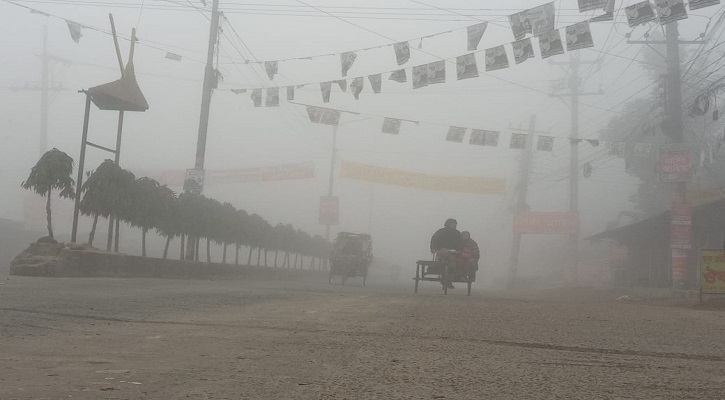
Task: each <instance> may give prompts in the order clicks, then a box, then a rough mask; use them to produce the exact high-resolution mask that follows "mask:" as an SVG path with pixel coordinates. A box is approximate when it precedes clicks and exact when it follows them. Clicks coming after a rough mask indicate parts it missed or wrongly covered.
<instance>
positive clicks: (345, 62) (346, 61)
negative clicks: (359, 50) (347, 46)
mask: <svg viewBox="0 0 725 400" xmlns="http://www.w3.org/2000/svg"><path fill="white" fill-rule="evenodd" d="M356 59H357V54H355V52H354V51H348V52H345V53H342V54H340V64H341V65H342V76H347V71H349V70H350V67H352V64H353V63H354V62H355V60H356Z"/></svg>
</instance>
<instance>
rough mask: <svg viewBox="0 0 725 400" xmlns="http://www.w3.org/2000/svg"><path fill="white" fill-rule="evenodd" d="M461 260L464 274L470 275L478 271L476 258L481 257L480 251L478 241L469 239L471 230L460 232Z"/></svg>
mask: <svg viewBox="0 0 725 400" xmlns="http://www.w3.org/2000/svg"><path fill="white" fill-rule="evenodd" d="M461 242H462V245H461V261H462V265H464V266H465V273H466V275H471V274H473V272H476V271H478V260H479V259H480V258H481V252H480V250H479V248H478V243H476V241H475V240H473V239H471V232H468V231H463V232H461Z"/></svg>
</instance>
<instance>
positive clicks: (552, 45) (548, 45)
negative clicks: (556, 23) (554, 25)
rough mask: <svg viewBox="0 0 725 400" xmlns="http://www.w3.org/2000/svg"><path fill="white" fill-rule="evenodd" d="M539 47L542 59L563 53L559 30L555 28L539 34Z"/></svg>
mask: <svg viewBox="0 0 725 400" xmlns="http://www.w3.org/2000/svg"><path fill="white" fill-rule="evenodd" d="M539 48H540V49H541V58H542V59H545V58H549V57H551V56H555V55H559V54H564V45H563V44H562V43H561V34H560V33H559V30H558V29H555V30H553V31H549V32H546V33H544V34H543V35H541V36H539Z"/></svg>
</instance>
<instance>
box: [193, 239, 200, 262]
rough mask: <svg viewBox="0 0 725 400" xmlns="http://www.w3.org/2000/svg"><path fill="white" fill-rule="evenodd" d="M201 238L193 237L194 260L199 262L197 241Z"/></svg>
mask: <svg viewBox="0 0 725 400" xmlns="http://www.w3.org/2000/svg"><path fill="white" fill-rule="evenodd" d="M200 242H201V238H194V261H196V262H199V243H200Z"/></svg>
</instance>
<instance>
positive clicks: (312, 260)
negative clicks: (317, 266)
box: [307, 257, 315, 271]
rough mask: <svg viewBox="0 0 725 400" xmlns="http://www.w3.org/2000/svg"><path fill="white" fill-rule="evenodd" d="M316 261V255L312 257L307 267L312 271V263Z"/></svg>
mask: <svg viewBox="0 0 725 400" xmlns="http://www.w3.org/2000/svg"><path fill="white" fill-rule="evenodd" d="M314 262H315V258H314V257H310V265H309V266H308V267H307V269H309V270H310V271H312V264H313V263H314Z"/></svg>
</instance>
